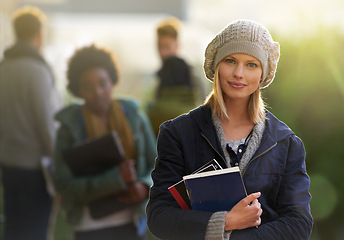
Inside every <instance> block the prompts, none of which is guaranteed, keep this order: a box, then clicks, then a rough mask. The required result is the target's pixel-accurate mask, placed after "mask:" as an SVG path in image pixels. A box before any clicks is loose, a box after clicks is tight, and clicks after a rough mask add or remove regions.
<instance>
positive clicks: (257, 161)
mask: <svg viewBox="0 0 344 240" xmlns="http://www.w3.org/2000/svg"><path fill="white" fill-rule="evenodd" d="M267 118H268V120H266V127H265V130H264V133H263V137H262V141H261V144H260V146H259V148H258V150H257V151H256V153H255V154H254V155H253V157H252V159H251V160H250V162H249V163H248V164H247V166H246V168H245V170H244V171H243V180H244V183H245V186H246V190H247V193H248V194H250V193H253V192H258V191H259V192H261V193H262V195H261V197H260V198H259V202H260V203H261V206H262V209H263V214H262V216H261V219H262V224H261V225H260V226H259V228H248V229H244V230H235V231H233V232H232V234H231V237H230V239H245V240H246V239H265V240H268V239H274V240H275V239H297V240H301V239H309V236H310V233H311V230H312V225H313V220H312V216H311V213H310V208H309V202H310V200H311V196H310V194H309V186H310V181H309V177H308V175H307V174H306V166H305V150H304V147H303V143H302V141H301V140H300V139H299V138H298V137H297V136H295V134H294V133H293V132H292V131H291V130H290V129H289V128H288V127H287V126H286V125H285V124H284V123H282V122H281V121H279V120H278V119H277V118H276V117H275V116H273V115H272V114H271V113H270V112H267ZM211 159H217V160H218V161H219V163H220V164H221V165H222V166H223V167H224V168H225V167H226V163H225V160H224V159H225V157H224V153H223V150H222V148H221V145H220V142H219V139H218V137H217V134H216V130H215V127H214V125H213V123H212V118H211V109H210V108H209V107H207V106H201V107H199V108H197V109H195V110H193V111H191V112H190V113H189V114H186V115H182V116H180V117H178V118H176V119H175V120H172V121H168V122H165V123H164V124H162V126H161V128H160V133H159V137H158V158H157V159H156V166H155V169H154V171H153V172H152V178H153V182H154V185H153V186H152V188H151V192H150V200H149V203H148V206H147V216H148V226H149V228H150V230H151V232H152V233H153V234H155V235H156V236H158V237H159V238H161V239H178V240H182V239H188V240H193V239H197V240H199V239H204V236H205V233H206V228H207V224H208V221H209V219H210V217H211V215H212V213H211V212H202V211H195V210H182V209H181V208H180V207H179V205H178V204H177V202H176V201H175V200H174V198H173V197H172V195H171V194H170V193H169V191H168V189H167V188H168V187H169V186H171V185H173V184H174V183H176V182H178V181H179V180H181V179H182V177H183V176H184V175H187V174H191V173H192V172H193V171H195V170H196V169H197V168H199V167H200V166H202V165H203V164H205V163H206V162H208V161H210V160H211Z"/></svg>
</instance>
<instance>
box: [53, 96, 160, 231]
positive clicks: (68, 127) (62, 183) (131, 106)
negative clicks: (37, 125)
mask: <svg viewBox="0 0 344 240" xmlns="http://www.w3.org/2000/svg"><path fill="white" fill-rule="evenodd" d="M120 103H121V106H122V107H123V110H124V112H125V113H126V117H127V119H128V122H129V125H130V127H131V129H132V132H133V136H134V146H135V151H136V156H137V158H136V159H135V160H136V172H137V178H138V179H137V180H138V181H140V182H143V183H145V184H146V185H147V186H151V185H152V179H151V177H150V173H151V171H152V169H153V166H154V159H155V157H156V140H155V137H154V134H153V131H152V129H151V126H150V123H149V121H148V119H147V117H146V116H145V115H143V114H141V113H140V111H139V106H138V104H137V103H136V102H134V101H132V100H128V99H126V100H124V99H122V100H120ZM56 119H57V120H58V121H59V122H60V123H61V126H60V128H59V130H58V135H57V142H56V154H55V159H56V172H55V183H56V187H57V190H58V191H59V192H60V193H61V195H62V202H63V207H64V208H65V210H66V212H67V219H68V222H69V223H70V224H71V225H73V226H75V225H77V224H78V223H79V222H80V220H81V216H82V210H83V208H84V206H85V205H86V204H87V203H89V202H90V201H91V200H94V199H97V198H99V197H102V196H105V195H107V194H110V193H115V192H116V191H118V190H122V189H125V188H126V185H125V183H124V182H123V180H122V179H121V174H120V172H119V168H118V167H114V168H112V169H110V170H109V171H108V172H106V173H105V174H100V175H97V176H92V177H82V178H77V177H74V176H73V175H72V172H71V171H70V170H69V168H68V166H67V165H66V164H65V162H64V160H63V156H62V154H63V152H64V151H65V150H67V149H69V148H71V147H72V146H73V145H74V144H75V143H77V142H80V141H82V140H85V139H86V138H87V134H86V129H85V121H84V119H83V114H82V105H71V106H68V107H66V108H65V109H63V110H61V111H60V112H59V113H58V114H57V115H56ZM145 205H146V201H144V202H142V203H140V204H139V205H138V207H137V209H136V213H137V219H140V217H143V216H145V212H144V208H145ZM145 228H146V223H145V222H141V226H138V229H145Z"/></svg>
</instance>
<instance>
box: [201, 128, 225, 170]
mask: <svg viewBox="0 0 344 240" xmlns="http://www.w3.org/2000/svg"><path fill="white" fill-rule="evenodd" d="M201 135H202V137H203V138H204V139H205V140H206V141H207V142H208V144H209V145H210V147H211V148H212V149H213V150H214V151H215V152H216V153H217V155H219V156H220V157H221V159H222V161H223V162H224V163H225V165H226V166H227V162H226V160H225V159H224V158H223V157H222V156H221V154H220V153H219V152H218V151H217V150H216V148H214V147H213V145H212V144H211V143H210V141H209V140H208V138H207V137H206V136H204V134H203V133H202V132H201Z"/></svg>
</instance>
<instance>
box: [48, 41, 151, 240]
mask: <svg viewBox="0 0 344 240" xmlns="http://www.w3.org/2000/svg"><path fill="white" fill-rule="evenodd" d="M67 77H68V89H69V90H70V91H71V92H72V93H73V94H74V95H75V96H77V97H80V98H82V99H83V100H84V104H82V105H80V104H73V105H71V106H68V107H66V108H64V109H62V110H61V111H60V112H59V113H57V115H56V119H57V120H58V121H59V122H60V124H61V125H60V128H59V130H58V133H57V140H56V151H55V160H56V169H55V175H54V180H55V184H56V188H57V191H58V192H59V193H60V194H61V196H62V205H63V207H64V209H65V210H66V212H67V218H68V222H69V223H70V224H71V225H72V226H73V229H74V237H75V240H88V239H102V240H112V239H130V240H133V239H144V238H143V236H144V233H145V231H146V217H145V213H144V209H145V205H146V200H147V197H148V191H149V187H150V186H151V184H152V180H151V177H150V173H151V171H152V169H153V165H154V159H155V157H156V140H155V136H154V133H153V130H152V127H151V125H150V122H149V120H148V118H147V117H146V116H145V115H144V114H143V113H142V112H141V111H139V105H138V103H137V102H136V101H134V100H132V99H113V97H112V91H113V87H114V86H115V85H116V84H117V82H118V79H119V74H118V67H117V65H116V62H115V59H114V57H113V55H112V54H111V52H109V51H107V50H105V49H102V48H98V47H96V46H95V45H90V46H86V47H83V48H81V49H79V50H77V51H76V52H75V53H74V55H73V56H72V57H71V59H70V61H69V64H68V72H67ZM111 131H117V133H118V135H119V137H120V139H121V142H122V145H123V148H124V153H125V158H126V159H125V161H124V162H122V163H121V164H119V165H117V166H115V167H112V168H110V169H108V170H107V171H105V172H103V173H101V174H98V175H94V176H82V177H76V176H74V175H73V173H72V172H71V170H70V169H69V168H68V166H67V164H66V163H65V159H64V152H65V151H66V150H68V149H70V148H72V147H73V146H74V145H75V144H76V143H79V142H81V141H83V140H86V139H93V138H97V137H100V136H104V135H105V134H107V133H109V132H111ZM112 194H116V196H118V201H120V202H121V203H127V204H128V207H126V208H124V209H122V210H120V211H116V212H113V211H109V212H108V213H107V214H106V215H105V216H104V217H101V218H98V217H97V218H96V217H94V216H93V215H92V214H91V211H90V203H91V202H93V201H95V200H97V199H101V198H104V197H106V196H109V195H112Z"/></svg>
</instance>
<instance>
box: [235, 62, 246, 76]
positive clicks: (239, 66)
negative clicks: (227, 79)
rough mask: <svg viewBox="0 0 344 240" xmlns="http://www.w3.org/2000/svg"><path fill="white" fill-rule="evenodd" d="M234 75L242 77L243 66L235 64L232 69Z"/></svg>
mask: <svg viewBox="0 0 344 240" xmlns="http://www.w3.org/2000/svg"><path fill="white" fill-rule="evenodd" d="M234 77H235V78H238V79H242V78H243V77H244V68H243V66H241V65H237V67H236V68H235V71H234Z"/></svg>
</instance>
